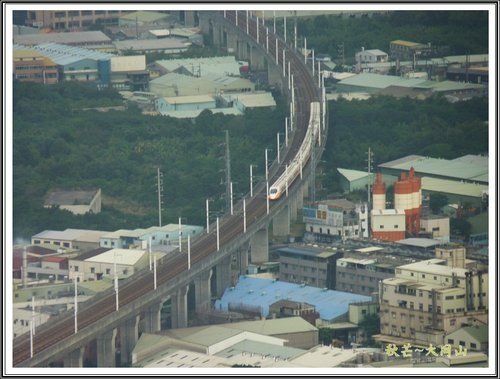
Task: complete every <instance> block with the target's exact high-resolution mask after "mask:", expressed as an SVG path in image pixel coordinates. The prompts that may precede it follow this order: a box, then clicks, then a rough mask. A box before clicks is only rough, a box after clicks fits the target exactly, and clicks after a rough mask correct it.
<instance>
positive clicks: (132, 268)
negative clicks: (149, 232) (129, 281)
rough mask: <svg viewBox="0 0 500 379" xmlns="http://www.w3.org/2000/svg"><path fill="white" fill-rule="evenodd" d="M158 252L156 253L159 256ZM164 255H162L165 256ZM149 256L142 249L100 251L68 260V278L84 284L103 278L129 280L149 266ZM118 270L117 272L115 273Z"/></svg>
mask: <svg viewBox="0 0 500 379" xmlns="http://www.w3.org/2000/svg"><path fill="white" fill-rule="evenodd" d="M158 254H161V253H158V252H155V256H157V255H158ZM163 255H164V254H162V256H163ZM149 258H150V257H149V254H148V253H147V252H146V251H145V250H142V249H111V250H106V251H104V252H102V251H101V250H100V249H97V250H94V251H91V252H88V253H85V254H82V255H79V256H77V257H75V258H70V259H69V260H68V264H69V271H68V278H69V279H70V280H74V278H77V280H78V281H80V282H83V281H87V280H101V279H103V278H109V279H113V278H114V277H115V275H116V276H117V277H118V279H124V278H127V277H129V276H131V275H133V274H134V273H136V272H137V271H139V270H140V269H142V268H145V267H146V266H148V265H149ZM115 270H116V272H115Z"/></svg>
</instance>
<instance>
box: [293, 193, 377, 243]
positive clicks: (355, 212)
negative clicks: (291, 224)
mask: <svg viewBox="0 0 500 379" xmlns="http://www.w3.org/2000/svg"><path fill="white" fill-rule="evenodd" d="M367 208H368V207H367V206H366V204H364V203H359V204H355V203H353V202H350V201H348V200H346V199H336V200H326V201H321V202H319V203H317V204H315V205H313V206H309V207H304V209H303V220H304V222H305V224H306V234H305V238H306V239H312V240H314V241H320V242H332V241H334V240H338V239H345V238H355V239H357V238H362V237H367V236H368V226H367V219H368V209H367Z"/></svg>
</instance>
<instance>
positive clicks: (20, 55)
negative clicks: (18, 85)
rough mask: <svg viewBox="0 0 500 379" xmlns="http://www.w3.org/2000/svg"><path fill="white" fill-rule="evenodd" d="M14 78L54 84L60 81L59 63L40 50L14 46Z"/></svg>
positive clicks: (22, 80)
mask: <svg viewBox="0 0 500 379" xmlns="http://www.w3.org/2000/svg"><path fill="white" fill-rule="evenodd" d="M13 50H14V51H13V61H14V67H13V68H14V80H19V81H21V82H34V83H42V84H54V83H57V82H58V81H59V71H58V70H57V64H56V63H55V62H54V61H53V60H52V59H50V58H47V57H46V56H44V55H43V54H41V53H39V52H38V51H34V50H31V49H23V48H22V47H21V46H14V49H13Z"/></svg>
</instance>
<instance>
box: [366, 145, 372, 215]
mask: <svg viewBox="0 0 500 379" xmlns="http://www.w3.org/2000/svg"><path fill="white" fill-rule="evenodd" d="M367 162H368V204H367V206H368V212H370V191H371V181H372V179H371V169H372V163H373V152H372V151H371V148H370V147H368V158H367Z"/></svg>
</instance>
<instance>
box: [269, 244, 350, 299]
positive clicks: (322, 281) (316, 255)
mask: <svg viewBox="0 0 500 379" xmlns="http://www.w3.org/2000/svg"><path fill="white" fill-rule="evenodd" d="M278 253H279V262H280V280H282V281H284V282H290V283H304V284H306V285H309V286H313V287H320V288H328V289H333V288H335V261H336V260H337V258H338V257H340V256H342V253H339V252H337V251H334V250H327V249H319V248H310V247H298V246H296V247H285V248H282V249H279V250H278Z"/></svg>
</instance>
